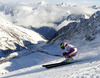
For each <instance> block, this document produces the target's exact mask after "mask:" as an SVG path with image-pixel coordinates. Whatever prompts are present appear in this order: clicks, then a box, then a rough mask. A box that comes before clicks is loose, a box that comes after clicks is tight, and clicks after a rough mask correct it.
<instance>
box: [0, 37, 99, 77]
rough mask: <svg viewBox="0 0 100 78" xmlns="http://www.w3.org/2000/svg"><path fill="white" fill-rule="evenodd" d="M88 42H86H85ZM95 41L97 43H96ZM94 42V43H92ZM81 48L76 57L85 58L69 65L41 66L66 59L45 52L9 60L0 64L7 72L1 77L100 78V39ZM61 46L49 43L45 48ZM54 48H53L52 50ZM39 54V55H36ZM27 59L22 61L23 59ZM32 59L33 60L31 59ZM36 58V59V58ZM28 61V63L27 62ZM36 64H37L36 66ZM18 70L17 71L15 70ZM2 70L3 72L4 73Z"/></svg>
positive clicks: (49, 49) (3, 70)
mask: <svg viewBox="0 0 100 78" xmlns="http://www.w3.org/2000/svg"><path fill="white" fill-rule="evenodd" d="M83 43H86V42H83ZM94 43H95V44H94ZM92 44H94V45H92ZM79 46H82V47H78V48H79V55H78V56H76V59H78V60H79V59H83V61H81V62H77V63H74V64H71V65H67V66H61V67H57V68H52V69H45V68H43V67H41V65H42V64H47V63H55V62H60V61H62V60H64V58H61V57H54V56H49V55H45V54H43V53H38V52H37V53H33V54H31V55H28V56H25V57H21V58H19V59H14V60H12V61H11V62H7V63H4V64H1V65H0V68H1V70H2V72H5V71H6V72H7V74H4V75H0V77H1V78H22V77H24V78H29V77H35V78H82V77H83V78H99V77H100V57H99V55H100V52H99V51H100V43H99V39H98V40H95V41H94V42H91V43H86V44H85V45H84V46H83V44H82V43H81V45H79ZM52 47H55V49H58V50H59V51H60V49H59V47H57V46H54V45H52V46H51V45H48V47H46V46H45V47H44V48H43V50H46V51H47V50H48V52H50V51H53V52H55V53H57V52H56V51H55V49H54V48H52ZM51 48H52V50H51ZM36 55H38V56H36ZM26 57H27V58H26ZM23 59H24V60H25V61H22V60H23ZM30 59H31V60H30ZM34 59H35V60H34ZM26 63H27V64H26ZM34 65H35V66H34ZM15 70H17V71H15ZM9 71H10V73H8V72H9ZM2 72H1V73H2Z"/></svg>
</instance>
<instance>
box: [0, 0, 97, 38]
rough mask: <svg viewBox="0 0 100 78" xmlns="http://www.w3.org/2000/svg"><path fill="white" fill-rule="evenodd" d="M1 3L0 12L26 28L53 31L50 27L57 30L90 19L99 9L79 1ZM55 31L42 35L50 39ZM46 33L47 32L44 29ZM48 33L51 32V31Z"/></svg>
mask: <svg viewBox="0 0 100 78" xmlns="http://www.w3.org/2000/svg"><path fill="white" fill-rule="evenodd" d="M0 4H1V5H0V12H1V13H3V14H4V15H5V17H6V18H7V20H9V21H10V22H12V23H13V24H15V25H20V26H23V27H26V28H31V27H33V29H40V28H42V27H46V28H48V31H51V29H50V28H52V29H53V30H55V32H56V30H59V29H60V28H62V27H63V26H65V25H67V24H68V23H70V22H80V21H81V20H82V19H88V18H89V17H90V16H91V15H92V14H93V13H94V12H96V11H97V10H98V9H93V8H90V7H89V6H90V4H89V5H87V6H84V5H83V4H82V5H80V4H77V3H74V4H73V3H61V4H62V5H64V4H66V5H65V6H62V5H59V6H58V5H56V4H48V3H46V2H45V0H43V1H41V2H39V3H33V2H32V3H25V2H24V3H12V4H11V3H0ZM92 5H93V4H91V6H92ZM82 9H84V10H82ZM34 31H35V30H34ZM41 31H43V30H41ZM36 32H38V31H36ZM55 32H53V33H52V35H51V36H48V35H44V34H42V35H43V36H44V37H45V38H47V39H50V38H52V36H53V35H54V34H55ZM38 33H39V32H38ZM44 33H47V32H45V31H44ZM47 34H49V32H48V33H47Z"/></svg>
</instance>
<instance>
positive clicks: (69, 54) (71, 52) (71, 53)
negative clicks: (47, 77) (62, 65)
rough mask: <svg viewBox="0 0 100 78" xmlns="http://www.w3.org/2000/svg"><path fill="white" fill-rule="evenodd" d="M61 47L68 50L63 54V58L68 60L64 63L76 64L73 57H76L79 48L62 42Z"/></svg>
mask: <svg viewBox="0 0 100 78" xmlns="http://www.w3.org/2000/svg"><path fill="white" fill-rule="evenodd" d="M60 47H61V49H62V50H64V49H65V50H66V52H63V56H64V57H65V58H66V60H64V62H74V59H73V58H72V57H74V56H76V54H77V52H78V51H77V48H76V47H75V46H73V45H71V44H68V43H67V42H66V41H65V42H62V43H61V44H60Z"/></svg>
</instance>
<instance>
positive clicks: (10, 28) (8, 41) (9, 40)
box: [0, 19, 46, 54]
mask: <svg viewBox="0 0 100 78" xmlns="http://www.w3.org/2000/svg"><path fill="white" fill-rule="evenodd" d="M45 41H46V40H45V39H43V38H42V36H41V35H39V34H38V33H36V32H35V31H33V30H31V29H27V28H23V27H21V26H17V25H14V24H12V23H10V22H9V21H6V20H3V19H0V54H1V53H2V52H3V53H5V54H6V52H12V51H19V50H22V49H25V48H26V49H29V48H30V49H31V48H32V47H31V46H34V45H35V44H39V45H40V44H41V43H43V42H45ZM29 45H30V47H28V46H29Z"/></svg>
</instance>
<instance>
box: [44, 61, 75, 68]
mask: <svg viewBox="0 0 100 78" xmlns="http://www.w3.org/2000/svg"><path fill="white" fill-rule="evenodd" d="M72 63H74V62H69V63H68V62H67V63H66V62H60V63H54V64H48V65H42V67H45V68H53V67H58V66H63V65H68V64H72Z"/></svg>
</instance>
